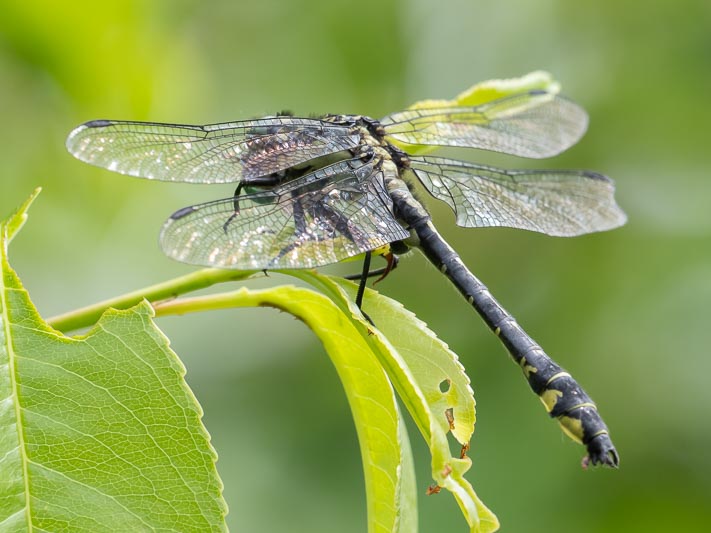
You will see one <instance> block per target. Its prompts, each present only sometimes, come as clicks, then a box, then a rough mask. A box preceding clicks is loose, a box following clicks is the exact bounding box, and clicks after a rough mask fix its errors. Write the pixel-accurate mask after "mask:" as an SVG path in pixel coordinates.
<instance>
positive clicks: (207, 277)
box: [47, 268, 255, 332]
mask: <svg viewBox="0 0 711 533" xmlns="http://www.w3.org/2000/svg"><path fill="white" fill-rule="evenodd" d="M254 273H255V271H253V270H249V271H235V270H221V269H216V268H205V269H202V270H198V271H196V272H192V273H190V274H187V275H185V276H180V277H178V278H173V279H171V280H168V281H164V282H162V283H158V284H156V285H151V286H149V287H144V288H142V289H138V290H136V291H133V292H129V293H126V294H123V295H121V296H117V297H115V298H110V299H108V300H104V301H103V302H98V303H95V304H92V305H89V306H87V307H82V308H81V309H76V310H74V311H69V312H68V313H64V314H61V315H58V316H55V317H52V318H50V319H49V320H47V322H48V323H49V325H50V326H52V327H53V328H54V329H57V330H59V331H62V332H67V331H73V330H76V329H80V328H84V327H87V326H91V325H92V324H94V323H95V322H96V321H97V320H98V319H99V317H100V316H101V314H102V313H103V312H104V311H106V309H108V308H110V307H113V308H114V309H127V308H129V307H132V306H134V305H136V304H137V303H138V302H140V301H142V300H144V299H145V300H148V301H149V302H157V301H160V300H168V299H172V298H175V297H177V296H179V295H181V294H185V293H187V292H193V291H196V290H199V289H204V288H206V287H210V286H211V285H215V284H217V283H223V282H226V281H239V280H243V279H246V278H248V277H250V276H251V275H253V274H254Z"/></svg>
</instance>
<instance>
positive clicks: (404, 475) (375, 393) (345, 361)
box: [156, 285, 417, 533]
mask: <svg viewBox="0 0 711 533" xmlns="http://www.w3.org/2000/svg"><path fill="white" fill-rule="evenodd" d="M257 306H271V307H276V308H278V309H281V310H283V311H286V312H288V313H291V314H292V315H294V316H296V317H297V318H299V319H300V320H302V321H303V322H304V323H305V324H306V325H307V326H308V327H309V328H310V329H311V330H312V331H313V332H314V333H315V334H316V335H317V336H318V338H319V340H320V341H321V342H322V343H323V346H324V348H325V349H326V352H327V353H328V355H329V357H330V358H331V361H332V362H333V365H334V366H335V367H336V371H337V372H338V375H339V377H340V380H341V383H342V384H343V388H344V389H345V392H346V396H347V398H348V402H349V405H350V408H351V413H352V415H353V419H354V421H355V426H356V431H357V433H358V441H359V444H360V450H361V456H362V460H363V470H364V474H365V488H366V496H367V506H368V531H369V532H371V533H375V532H382V533H386V532H387V533H391V532H401V533H414V532H415V531H417V504H416V495H415V474H414V468H413V463H412V456H411V451H410V443H409V441H408V439H407V432H406V430H405V426H404V425H403V424H402V420H401V416H400V413H399V411H398V408H397V404H396V402H395V393H394V391H393V389H392V386H391V385H390V382H389V381H388V378H387V376H386V374H385V372H384V371H383V368H382V366H381V364H380V362H379V361H378V359H377V358H376V357H375V356H374V354H373V351H372V349H371V347H370V345H369V344H368V343H367V342H366V341H365V339H364V337H363V335H362V334H361V332H360V331H359V328H360V324H354V323H353V321H352V320H351V319H350V317H349V316H346V315H345V314H343V312H342V311H341V310H340V309H339V308H338V307H337V306H336V305H334V303H333V302H332V301H331V300H329V299H328V298H326V297H325V296H323V295H321V294H319V293H317V292H314V291H312V290H308V289H303V288H297V287H293V286H289V285H286V286H280V287H275V288H272V289H266V290H248V289H246V288H242V289H239V290H237V291H233V292H228V293H222V294H217V295H211V296H205V297H195V298H184V299H181V300H173V301H167V302H164V303H160V304H157V305H156V313H158V315H165V314H184V313H187V312H195V311H206V310H214V309H222V308H233V307H257ZM309 416H310V415H309V413H305V414H304V417H305V418H308V417H309ZM334 445H337V444H334ZM332 466H333V467H334V468H338V465H332Z"/></svg>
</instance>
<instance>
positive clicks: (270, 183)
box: [222, 174, 283, 233]
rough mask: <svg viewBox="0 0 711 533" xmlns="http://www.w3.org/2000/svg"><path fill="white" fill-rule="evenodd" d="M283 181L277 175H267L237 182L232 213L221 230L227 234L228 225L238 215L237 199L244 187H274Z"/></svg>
mask: <svg viewBox="0 0 711 533" xmlns="http://www.w3.org/2000/svg"><path fill="white" fill-rule="evenodd" d="M282 180H283V178H282V176H280V175H279V174H269V175H267V176H258V177H256V178H244V179H242V181H240V182H239V185H237V188H236V189H235V194H234V204H233V205H234V213H232V214H231V215H230V216H229V218H228V219H227V220H226V221H225V223H224V224H223V225H222V230H223V231H224V232H225V233H227V228H228V227H229V225H230V223H231V222H232V221H233V220H234V219H235V218H236V217H237V215H239V197H240V194H242V190H243V189H244V188H245V187H274V186H275V185H279V183H281V182H282Z"/></svg>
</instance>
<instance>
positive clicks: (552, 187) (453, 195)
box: [411, 157, 626, 237]
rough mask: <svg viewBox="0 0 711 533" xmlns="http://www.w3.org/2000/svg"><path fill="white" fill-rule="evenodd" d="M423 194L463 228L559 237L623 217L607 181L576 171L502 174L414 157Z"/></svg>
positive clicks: (610, 225)
mask: <svg viewBox="0 0 711 533" xmlns="http://www.w3.org/2000/svg"><path fill="white" fill-rule="evenodd" d="M411 168H412V170H413V171H414V173H415V175H416V176H417V177H418V178H419V180H420V182H421V183H422V184H423V185H424V186H425V188H427V190H428V191H429V192H430V193H431V194H432V196H434V197H435V198H438V199H440V200H443V201H444V202H446V203H447V204H449V206H450V207H451V208H452V209H453V210H454V212H455V214H456V216H457V224H458V225H459V226H464V227H487V226H506V227H510V228H519V229H526V230H531V231H537V232H540V233H545V234H547V235H553V236H558V237H571V236H574V235H581V234H584V233H591V232H595V231H604V230H609V229H612V228H616V227H618V226H621V225H622V224H624V223H625V220H626V216H625V214H624V212H623V211H622V210H621V209H620V208H619V207H618V206H617V204H616V203H615V199H614V190H615V189H614V184H613V183H612V181H611V180H610V179H609V178H606V177H605V176H603V175H601V174H597V173H595V172H590V171H585V170H582V171H579V170H503V169H498V168H493V167H487V166H482V165H475V164H471V163H465V162H463V161H455V160H451V159H444V158H439V157H412V158H411Z"/></svg>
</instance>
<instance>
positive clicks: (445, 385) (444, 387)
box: [439, 379, 452, 393]
mask: <svg viewBox="0 0 711 533" xmlns="http://www.w3.org/2000/svg"><path fill="white" fill-rule="evenodd" d="M451 384H452V381H451V380H450V379H443V380H442V381H440V382H439V391H440V392H442V393H445V392H448V391H449V387H450V385H451Z"/></svg>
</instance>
